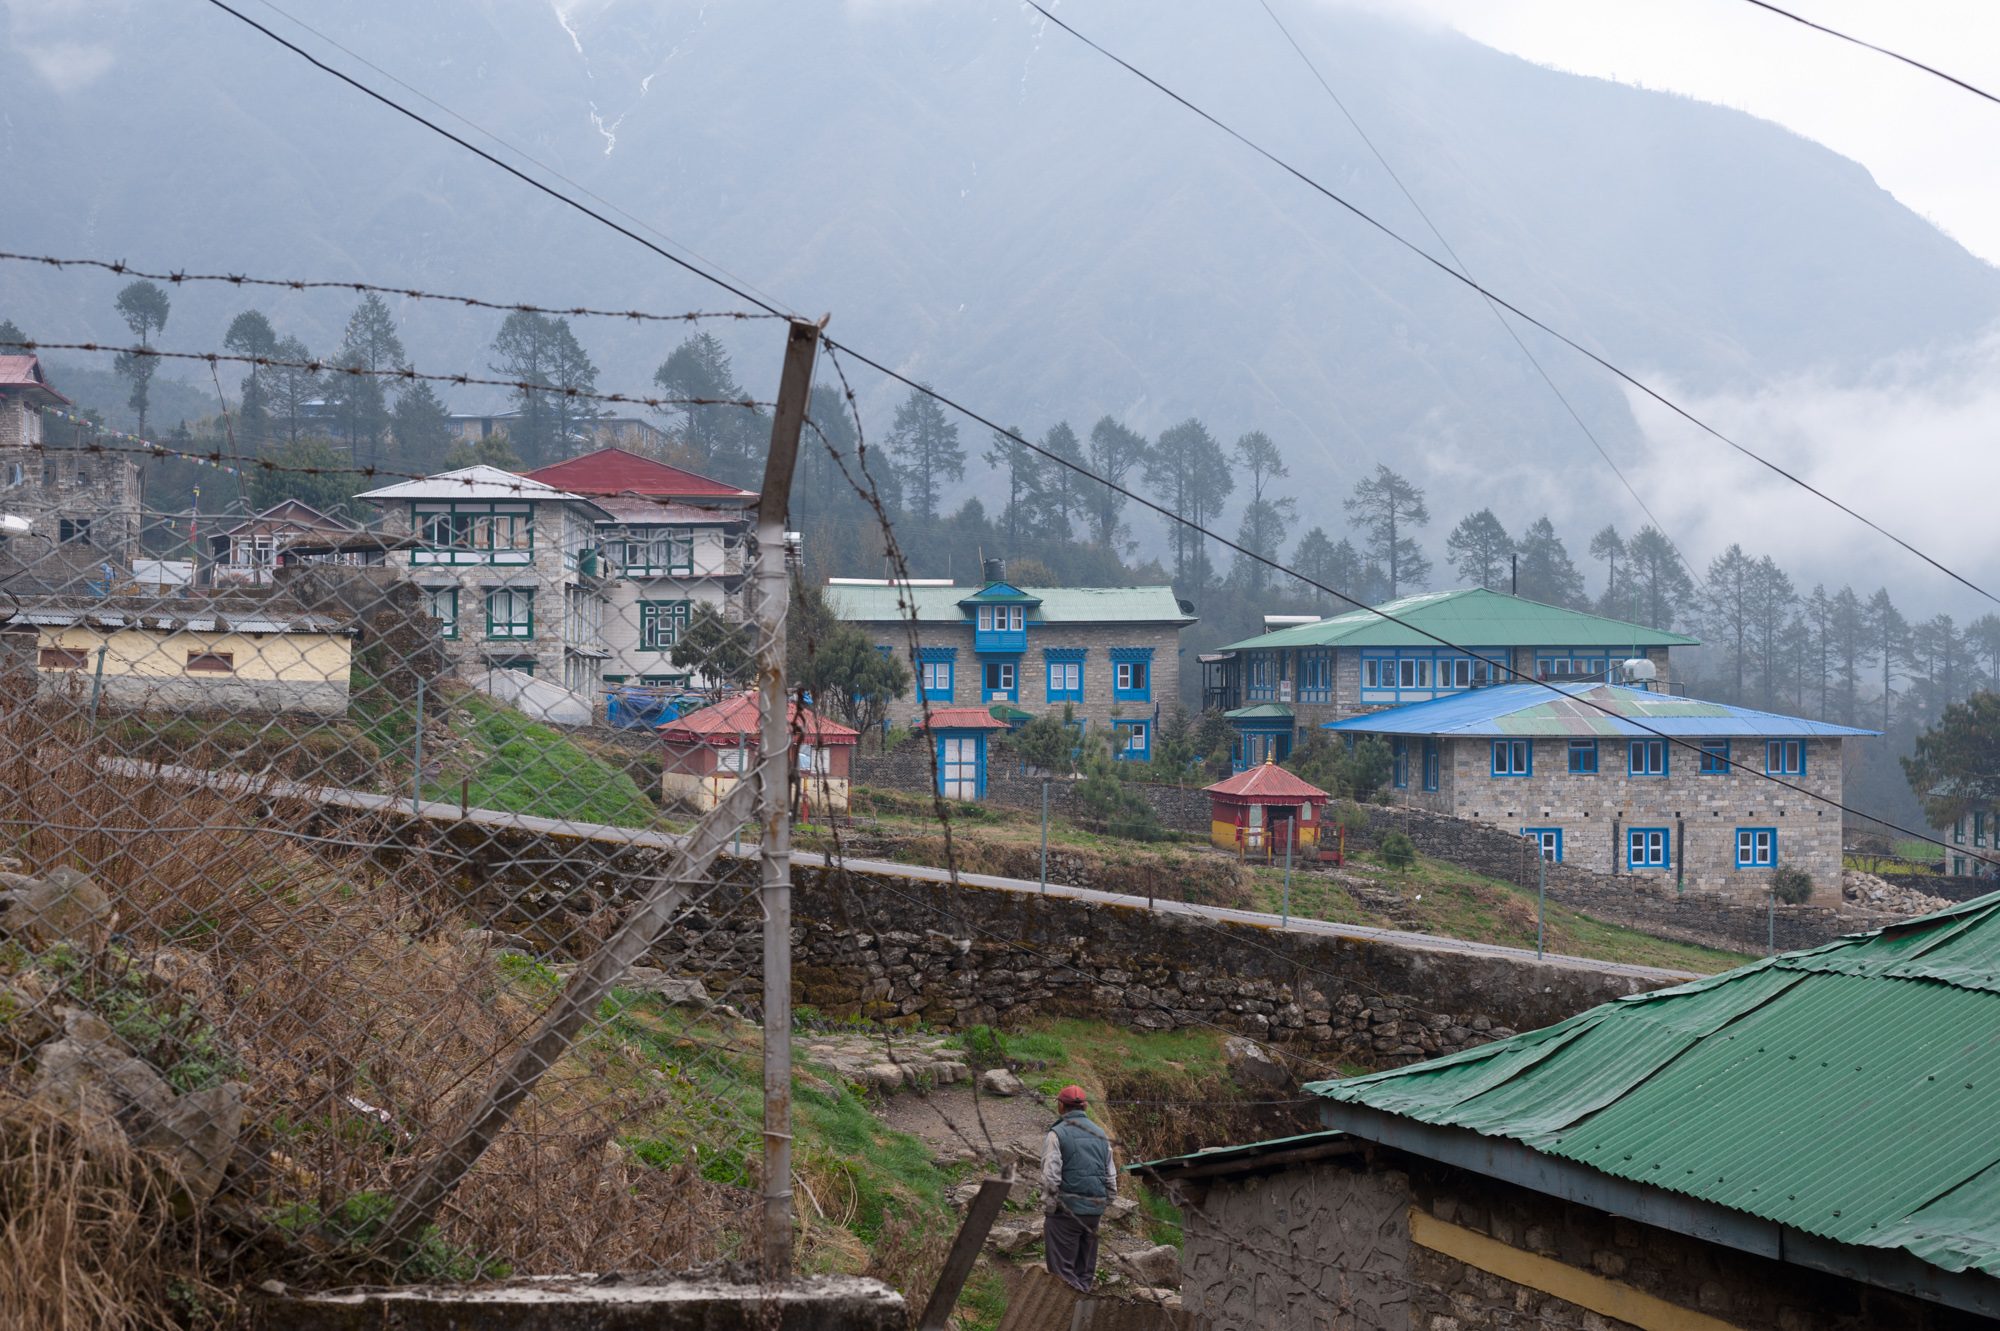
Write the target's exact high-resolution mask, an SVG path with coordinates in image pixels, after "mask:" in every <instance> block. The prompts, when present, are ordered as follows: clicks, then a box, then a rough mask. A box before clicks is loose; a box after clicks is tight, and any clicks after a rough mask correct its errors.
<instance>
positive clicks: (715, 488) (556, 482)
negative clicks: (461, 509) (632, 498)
mask: <svg viewBox="0 0 2000 1331" xmlns="http://www.w3.org/2000/svg"><path fill="white" fill-rule="evenodd" d="M527 476H528V478H529V479H530V480H536V481H541V482H543V483H544V484H547V485H551V486H554V487H555V488H556V489H558V490H569V491H571V492H573V493H577V494H588V495H614V494H624V493H627V492H630V493H632V494H639V495H652V496H657V497H661V498H667V499H736V500H754V499H755V498H756V497H757V492H756V491H755V490H745V489H742V488H740V487H738V486H734V485H731V484H729V483H728V482H727V481H718V480H715V479H713V478H712V477H708V476H703V475H700V474H699V473H697V472H692V471H688V470H686V469H685V468H681V467H673V466H669V465H667V464H666V463H664V462H655V461H654V460H653V459H652V458H649V457H641V456H640V455H639V454H637V453H634V452H631V451H629V450H627V449H623V448H600V449H598V450H597V451H596V452H594V453H585V454H583V455H582V456H580V457H573V458H565V459H564V460H563V461H561V462H552V463H550V464H549V465H548V466H546V467H537V468H536V469H535V470H533V471H531V472H528V473H527Z"/></svg>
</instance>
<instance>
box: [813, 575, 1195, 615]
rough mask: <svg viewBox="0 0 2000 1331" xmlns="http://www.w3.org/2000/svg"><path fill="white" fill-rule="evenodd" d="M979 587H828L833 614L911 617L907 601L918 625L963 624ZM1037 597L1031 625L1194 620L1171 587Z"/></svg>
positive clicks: (1037, 592) (1053, 590)
mask: <svg viewBox="0 0 2000 1331" xmlns="http://www.w3.org/2000/svg"><path fill="white" fill-rule="evenodd" d="M978 590H979V589H978V588H976V587H910V586H897V585H892V584H885V585H883V586H879V587H857V586H854V585H852V584H847V583H842V584H836V585H834V586H829V587H828V588H827V589H826V599H827V601H828V602H829V603H830V604H831V605H832V606H833V613H834V614H836V615H838V616H839V617H840V618H842V619H846V620H853V621H855V622H857V623H863V624H882V623H889V622H893V621H903V622H907V621H908V615H909V611H908V610H906V609H904V608H903V604H902V603H911V604H914V605H915V606H916V608H917V622H918V623H932V624H963V623H966V622H967V621H968V620H969V619H970V618H971V615H970V612H968V611H967V610H966V609H965V607H963V606H961V605H960V604H959V602H960V601H963V600H965V599H966V598H967V597H969V596H971V595H972V594H973V593H975V592H976V591H978ZM1020 590H1021V591H1024V592H1026V593H1027V594H1028V595H1030V596H1033V597H1036V598H1038V599H1039V600H1040V601H1041V604H1040V605H1039V606H1036V607H1033V608H1031V609H1030V610H1029V611H1028V622H1029V623H1030V624H1192V623H1194V616H1193V615H1189V614H1184V613H1183V612H1182V611H1181V603H1180V602H1179V601H1178V600H1177V599H1175V597H1174V589H1173V588H1172V587H1023V588H1020Z"/></svg>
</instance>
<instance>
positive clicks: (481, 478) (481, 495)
mask: <svg viewBox="0 0 2000 1331" xmlns="http://www.w3.org/2000/svg"><path fill="white" fill-rule="evenodd" d="M355 498H357V499H366V500H368V501H370V502H371V503H381V502H382V501H384V500H397V499H465V500H482V499H518V500H521V501H524V502H528V503H539V502H544V501H548V500H563V499H567V500H571V501H574V502H576V503H579V504H588V503H590V501H589V500H588V499H585V498H583V497H582V496H580V495H573V494H570V493H569V492H568V491H566V490H558V489H556V488H555V487H554V486H552V485H544V484H542V483H541V482H540V481H531V480H529V479H528V478H527V477H526V476H516V475H515V474H514V473H513V472H511V471H502V470H500V468H498V467H488V466H485V465H484V464H482V465H480V466H476V467H460V468H458V469H457V470H456V471H441V472H439V473H438V474H437V475H435V476H426V477H424V478H423V479H422V480H420V481H404V482H402V483H401V484H398V485H386V486H383V487H382V488H381V489H379V490H369V491H367V492H366V493H363V494H359V495H356V496H355Z"/></svg>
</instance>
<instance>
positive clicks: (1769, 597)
mask: <svg viewBox="0 0 2000 1331" xmlns="http://www.w3.org/2000/svg"><path fill="white" fill-rule="evenodd" d="M1798 599H1799V594H1798V591H1797V589H1796V588H1794V587H1793V586H1792V580H1791V578H1790V577H1788V576H1786V574H1785V571H1784V570H1783V569H1781V568H1779V567H1778V565H1777V563H1776V562H1775V561H1773V560H1772V558H1771V557H1770V556H1769V555H1765V556H1764V557H1763V558H1762V559H1760V560H1758V561H1757V566H1756V568H1754V569H1753V570H1752V571H1751V576H1750V614H1751V618H1752V621H1753V622H1754V623H1755V625H1756V630H1757V682H1758V697H1759V699H1760V701H1761V702H1762V704H1763V705H1764V706H1765V707H1772V708H1775V707H1776V706H1777V705H1778V693H1779V679H1780V676H1781V675H1782V673H1783V663H1782V657H1783V651H1782V649H1781V646H1780V643H1779V641H1778V639H1779V636H1780V635H1781V634H1782V633H1783V632H1784V629H1785V625H1786V622H1787V617H1788V616H1789V614H1790V612H1791V608H1792V606H1794V605H1795V604H1797V602H1798Z"/></svg>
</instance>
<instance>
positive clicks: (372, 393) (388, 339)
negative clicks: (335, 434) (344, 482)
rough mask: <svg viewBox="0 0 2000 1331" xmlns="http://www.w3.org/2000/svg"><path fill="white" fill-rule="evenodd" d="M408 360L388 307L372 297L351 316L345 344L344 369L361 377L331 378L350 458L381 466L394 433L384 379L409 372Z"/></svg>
mask: <svg viewBox="0 0 2000 1331" xmlns="http://www.w3.org/2000/svg"><path fill="white" fill-rule="evenodd" d="M409 359H410V358H409V354H408V353H407V352H406V351H404V350H403V340H402V339H401V338H400V337H398V336H397V335H396V320H395V318H394V316H392V315H391V314H390V313H389V307H388V306H387V305H386V304H384V303H383V301H382V298H381V297H380V296H378V295H376V294H375V293H374V292H372V291H371V292H369V293H368V294H367V295H366V296H364V297H363V298H362V301H361V303H360V304H359V305H357V306H355V309H354V313H353V314H351V315H349V316H348V320H347V332H346V335H345V336H344V337H343V338H342V339H341V343H340V355H339V358H338V366H339V368H340V369H344V370H352V371H356V373H351V374H341V373H338V372H336V373H334V374H332V375H331V376H329V393H328V397H329V399H330V402H331V405H332V407H333V410H334V419H335V420H336V421H338V422H339V424H340V429H341V433H342V434H344V435H345V436H346V437H347V447H348V451H349V453H350V454H351V455H352V456H354V457H355V458H357V459H361V460H363V461H365V462H366V463H367V465H369V466H371V467H372V466H376V465H378V464H379V463H380V461H381V456H382V439H383V436H384V435H386V434H387V433H388V432H389V402H388V392H387V389H386V388H385V386H384V383H383V380H382V378H381V377H380V376H381V375H382V374H383V373H384V372H386V371H389V370H399V369H403V368H405V367H407V366H408V365H409Z"/></svg>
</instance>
